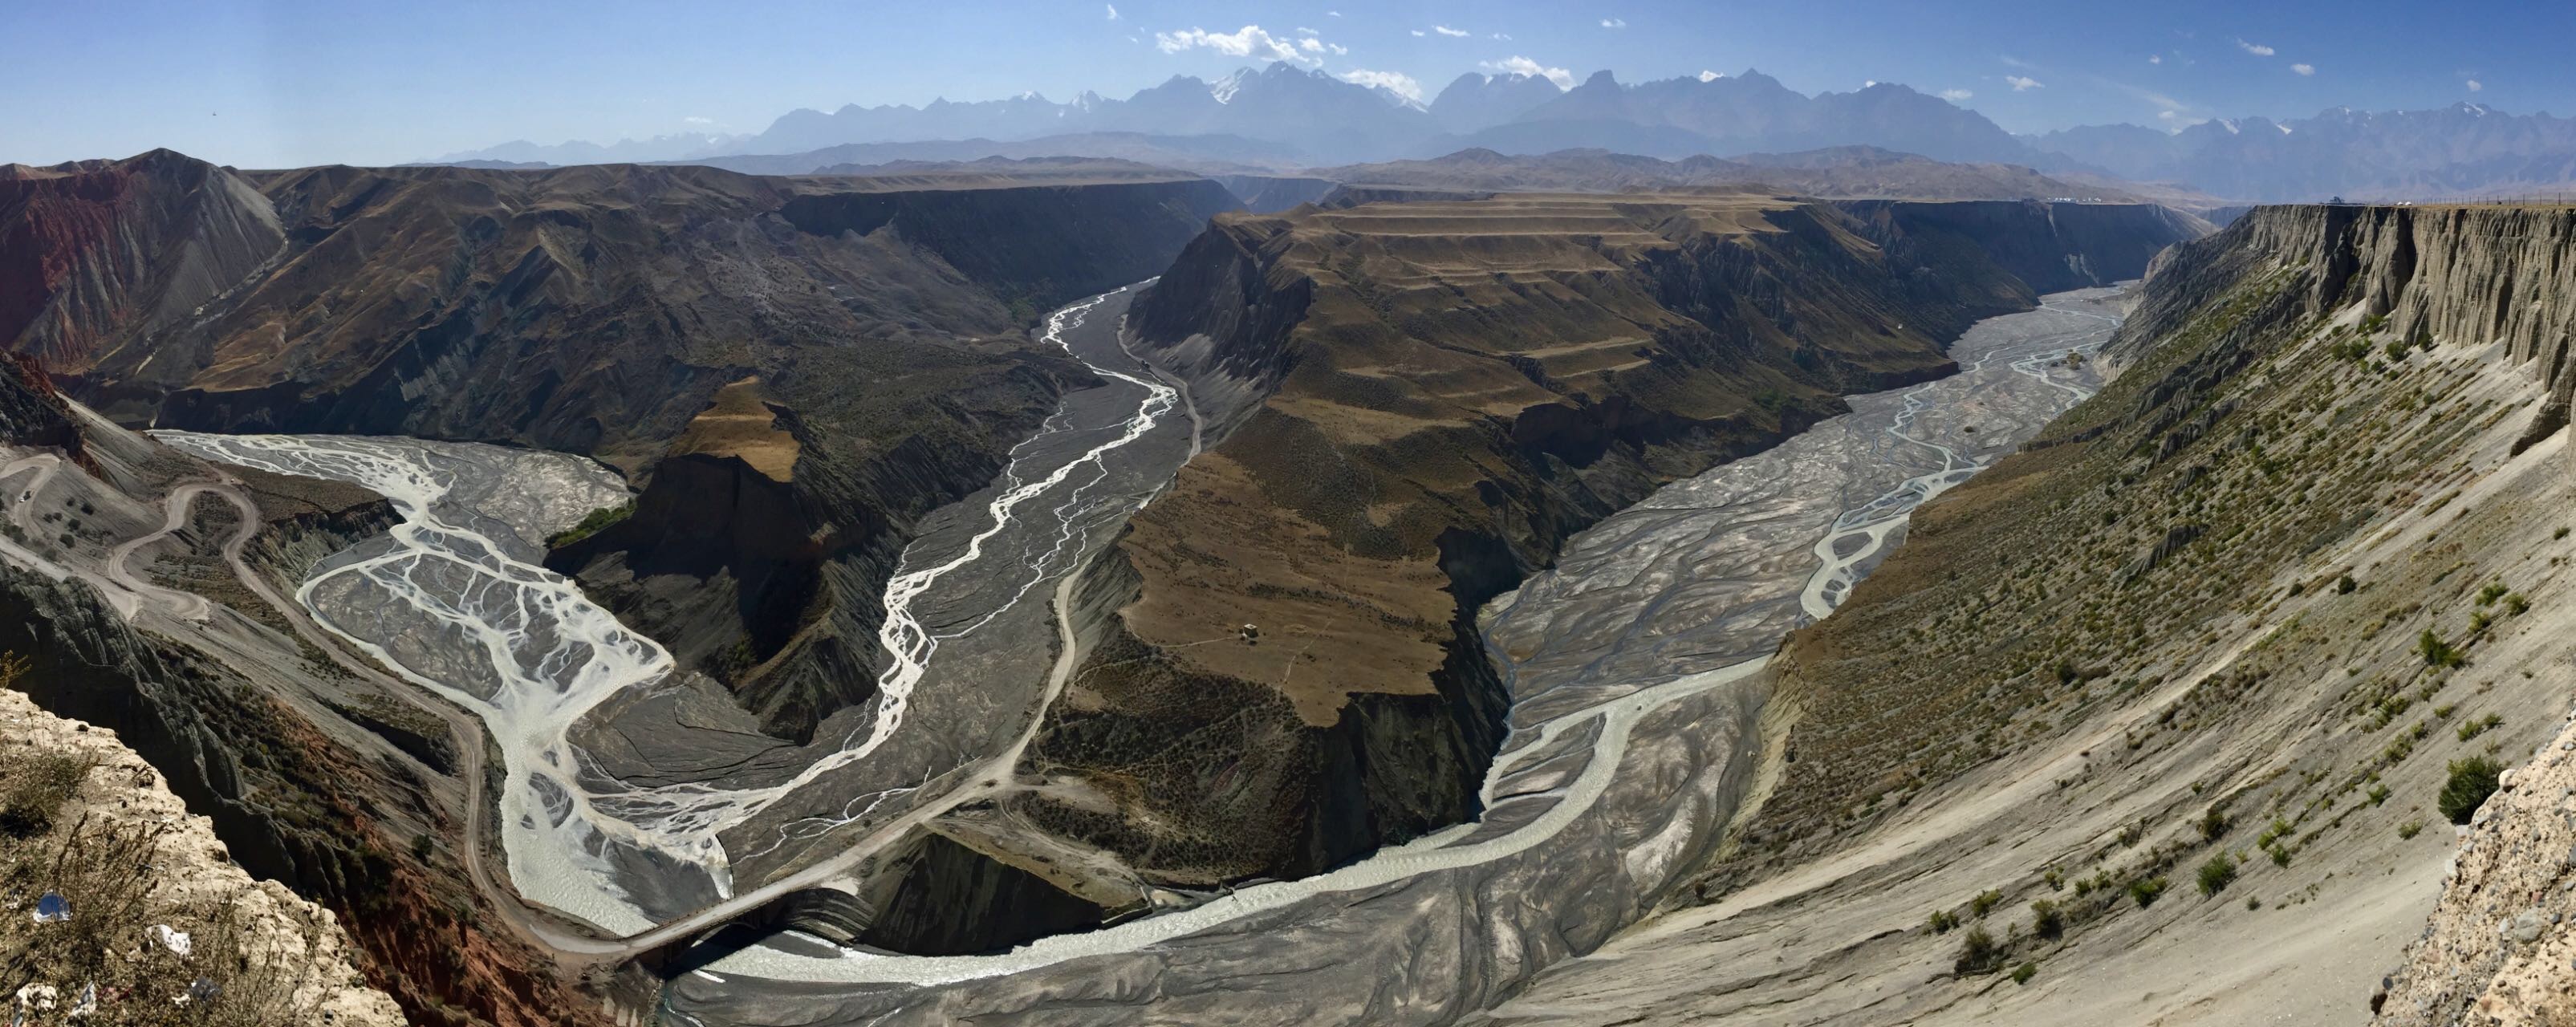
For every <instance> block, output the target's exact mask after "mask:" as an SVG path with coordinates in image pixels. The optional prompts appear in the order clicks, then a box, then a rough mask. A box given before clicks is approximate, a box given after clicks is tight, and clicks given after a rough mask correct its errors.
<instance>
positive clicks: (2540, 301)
mask: <svg viewBox="0 0 2576 1027" xmlns="http://www.w3.org/2000/svg"><path fill="white" fill-rule="evenodd" d="M2571 240H2576V208H2568V207H2508V206H2468V207H2440V206H2424V207H2307V206H2300V207H2257V208H2255V209H2254V210H2253V211H2251V212H2250V213H2247V214H2246V215H2244V216H2243V217H2241V218H2238V219H2237V220H2236V221H2235V222H2233V223H2231V224H2230V225H2229V226H2228V227H2227V228H2226V230H2225V231H2223V232H2220V233H2219V234H2217V235H2213V236H2210V237H2209V238H2207V239H2203V240H2201V241H2199V242H2196V243H2192V244H2189V245H2186V246H2182V247H2178V248H2176V249H2175V250H2174V251H2173V252H2172V253H2171V254H2169V255H2167V256H2166V257H2164V258H2163V259H2162V260H2161V261H2160V262H2159V272H2160V273H2159V278H2160V279H2162V278H2170V279H2171V280H2170V281H2167V282H2165V284H2164V285H2163V287H2161V288H2159V289H2156V290H2153V291H2151V292H2150V293H2149V298H2148V300H2147V302H2146V303H2144V304H2143V305H2141V306H2140V307H2139V309H2138V315H2137V317H2136V318H2135V319H2134V320H2133V321H2132V322H2131V324H2130V325H2129V326H2128V327H2127V328H2126V329H2124V330H2123V332H2122V333H2121V339H2122V340H2123V341H2120V342H2115V343H2114V350H2113V352H2114V353H2115V354H2121V353H2134V352H2135V351H2137V350H2138V349H2139V348H2141V347H2143V346H2144V345H2146V344H2148V343H2149V342H2150V341H2151V340H2153V339H2156V338H2159V337H2161V336H2162V335H2164V334H2167V333H2169V332H2171V331H2172V330H2174V328H2175V327H2176V326H2177V325H2178V324H2180V323H2182V322H2185V321H2187V320H2188V319H2189V318H2190V317H2191V316H2192V311H2193V310H2194V309H2195V308H2196V307H2197V306H2199V305H2203V304H2206V303H2207V302H2208V301H2209V299H2210V297H2211V296H2213V295H2214V294H2215V293H2216V292H2217V291H2218V290H2220V289H2222V288H2224V286H2225V285H2226V283H2228V282H2231V281H2235V280H2238V279H2240V278H2242V277H2243V276H2245V275H2246V274H2248V273H2249V272H2250V271H2251V270H2252V269H2254V268H2257V267H2259V266H2261V265H2263V264H2264V263H2265V262H2287V263H2298V264H2312V265H2314V272H2315V273H2314V274H2313V275H2312V276H2311V277H2310V279H2309V280H2308V282H2307V283H2306V284H2305V285H2304V291H2305V295H2304V296H2302V297H2301V300H2302V303H2303V305H2304V307H2305V309H2307V310H2309V311H2310V312H2317V311H2324V310H2329V309H2334V308H2336V307H2338V306H2342V305H2349V304H2355V303H2358V304H2361V305H2362V308H2363V312H2364V314H2365V315H2366V316H2369V317H2374V318H2385V319H2386V321H2385V324H2384V325H2383V326H2382V329H2383V330H2384V331H2387V332H2389V333H2391V334H2394V335H2395V336H2396V337H2398V338H2399V339H2401V340H2405V341H2409V342H2413V341H2418V340H2421V339H2425V338H2430V339H2433V340H2435V341H2436V342H2441V343H2455V344H2456V343H2477V344H2483V343H2490V342H2494V343H2502V344H2503V345H2504V347H2505V353H2506V359H2509V360H2512V361H2515V362H2517V363H2528V364H2530V365H2531V368H2532V373H2534V374H2536V375H2538V376H2539V377H2540V378H2541V380H2542V381H2544V382H2547V383H2548V386H2549V390H2548V391H2549V395H2548V399H2547V401H2546V402H2545V403H2544V404H2543V405H2542V406H2541V408H2540V409H2539V410H2537V411H2535V414H2534V421H2533V429H2534V431H2535V432H2537V433H2538V435H2545V434H2547V432H2549V431H2554V430H2556V428H2557V427H2559V426H2561V425H2564V424H2565V423H2566V418H2567V407H2568V403H2569V400H2570V398H2571V397H2576V368H2571V367H2570V366H2569V360H2568V356H2569V349H2568V348H2569V345H2570V343H2569V340H2570V338H2571V337H2576V304H2571V303H2570V302H2569V301H2568V297H2570V296H2576V260H2571V259H2570V258H2569V256H2568V247H2569V246H2570V245H2571ZM2538 435H2535V438H2536V437H2538Z"/></svg>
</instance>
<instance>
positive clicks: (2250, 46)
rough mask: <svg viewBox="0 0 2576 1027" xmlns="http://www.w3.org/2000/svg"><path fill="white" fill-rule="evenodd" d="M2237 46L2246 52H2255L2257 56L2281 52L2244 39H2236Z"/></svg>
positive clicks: (2268, 55)
mask: <svg viewBox="0 0 2576 1027" xmlns="http://www.w3.org/2000/svg"><path fill="white" fill-rule="evenodd" d="M2236 48H2237V49H2239V50H2243V51H2245V52H2246V53H2250V54H2253V55H2254V56H2256V57H2270V56H2272V55H2273V54H2276V53H2279V52H2280V51H2278V50H2274V49H2272V48H2271V47H2268V46H2265V45H2263V44H2261V43H2248V42H2246V41H2244V40H2242V39H2239V40H2237V41H2236Z"/></svg>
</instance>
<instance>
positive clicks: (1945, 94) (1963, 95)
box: [1941, 89, 1977, 103]
mask: <svg viewBox="0 0 2576 1027" xmlns="http://www.w3.org/2000/svg"><path fill="white" fill-rule="evenodd" d="M1976 95H1977V94H1975V93H1971V92H1969V91H1967V90H1965V89H1944V90H1942V91H1941V98H1942V99H1944V100H1948V101H1950V102H1951V103H1957V102H1959V101H1961V100H1967V99H1972V98H1974V97H1975V96H1976Z"/></svg>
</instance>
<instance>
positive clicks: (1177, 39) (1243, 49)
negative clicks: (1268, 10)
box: [1154, 25, 1322, 64]
mask: <svg viewBox="0 0 2576 1027" xmlns="http://www.w3.org/2000/svg"><path fill="white" fill-rule="evenodd" d="M1199 47H1206V48H1207V49H1210V50H1214V51H1216V52H1218V53H1221V54H1224V55H1226V56H1228V57H1255V58H1261V59H1265V60H1273V61H1291V62H1295V63H1298V64H1319V63H1322V62H1321V61H1319V60H1318V59H1317V58H1314V57H1312V56H1309V55H1307V54H1304V53H1300V52H1299V51H1298V49H1297V44H1295V43H1293V42H1290V41H1288V40H1285V39H1281V38H1279V37H1277V36H1274V35H1271V34H1270V33H1268V32H1264V31H1262V30H1261V26H1259V25H1246V26H1244V27H1242V28H1240V29H1237V30H1235V31H1233V32H1210V31H1208V30H1206V29H1195V28H1194V29H1189V30H1186V31H1182V32H1157V33H1154V48H1155V49H1158V50H1161V51H1163V52H1164V53H1180V52H1181V51H1184V50H1190V49H1196V48H1199Z"/></svg>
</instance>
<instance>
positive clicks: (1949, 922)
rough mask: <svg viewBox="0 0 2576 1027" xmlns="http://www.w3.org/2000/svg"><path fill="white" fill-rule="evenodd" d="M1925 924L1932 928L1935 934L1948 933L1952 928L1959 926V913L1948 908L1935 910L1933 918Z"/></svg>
mask: <svg viewBox="0 0 2576 1027" xmlns="http://www.w3.org/2000/svg"><path fill="white" fill-rule="evenodd" d="M1925 926H1928V927H1930V928H1932V933H1934V934H1948V933H1950V929H1951V928H1953V927H1957V926H1959V914H1957V913H1953V912H1950V911H1949V910H1946V909H1936V910H1933V911H1932V919H1931V921H1930V922H1929V923H1927V924H1926V925H1925Z"/></svg>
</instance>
